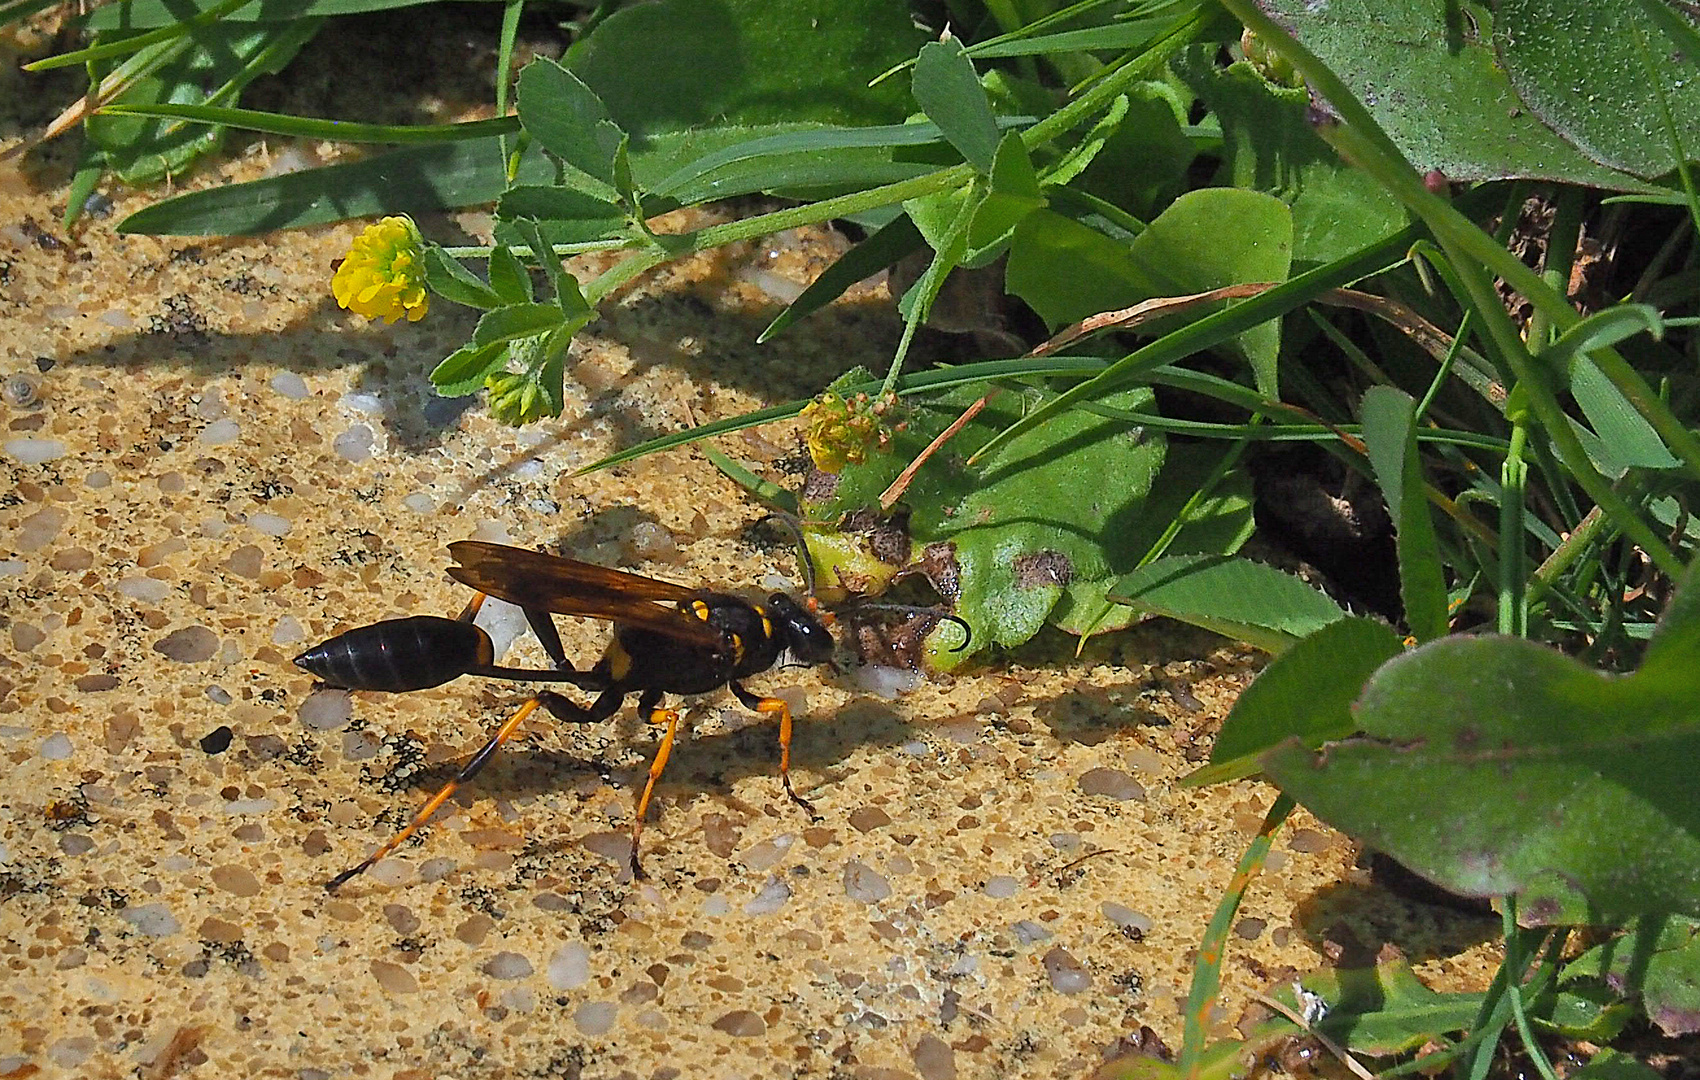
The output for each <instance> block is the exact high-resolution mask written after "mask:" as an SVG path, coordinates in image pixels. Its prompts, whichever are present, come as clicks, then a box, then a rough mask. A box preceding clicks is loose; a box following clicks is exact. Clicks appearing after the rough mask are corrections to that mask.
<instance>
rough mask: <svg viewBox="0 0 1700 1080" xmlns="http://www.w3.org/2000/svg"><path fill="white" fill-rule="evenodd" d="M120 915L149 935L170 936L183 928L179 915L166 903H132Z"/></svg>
mask: <svg viewBox="0 0 1700 1080" xmlns="http://www.w3.org/2000/svg"><path fill="white" fill-rule="evenodd" d="M118 917H119V918H120V919H123V920H124V921H125V922H127V923H129V924H130V925H131V926H133V927H135V928H136V932H137V933H139V934H144V935H146V936H147V937H169V936H170V935H172V934H175V933H177V931H178V930H180V929H182V927H181V925H180V924H179V923H178V922H177V916H175V915H173V914H171V909H170V908H168V907H166V906H165V905H164V904H142V905H140V906H134V905H132V906H131V907H127V908H125V909H124V910H122V911H120V912H119V913H118Z"/></svg>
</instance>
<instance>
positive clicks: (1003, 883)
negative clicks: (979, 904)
mask: <svg viewBox="0 0 1700 1080" xmlns="http://www.w3.org/2000/svg"><path fill="white" fill-rule="evenodd" d="M982 891H984V892H985V894H986V895H987V896H989V897H991V898H992V899H994V900H1007V899H1009V898H1010V897H1012V896H1014V895H1015V894H1016V893H1018V892H1020V891H1021V882H1019V881H1017V880H1016V879H1015V878H1012V877H1010V876H1009V875H1008V874H998V875H996V876H994V877H989V878H987V879H986V884H985V887H984V889H983V890H982Z"/></svg>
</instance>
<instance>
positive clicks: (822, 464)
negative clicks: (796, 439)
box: [802, 390, 896, 473]
mask: <svg viewBox="0 0 1700 1080" xmlns="http://www.w3.org/2000/svg"><path fill="white" fill-rule="evenodd" d="M895 404H896V403H895V401H882V400H875V399H872V398H869V397H868V395H866V394H857V395H855V396H854V397H852V398H849V399H845V398H843V397H840V396H839V395H837V394H835V393H833V392H832V391H830V390H828V391H827V392H826V393H824V394H821V395H819V396H818V397H816V398H815V399H814V400H813V401H811V402H809V404H808V406H807V407H806V408H804V409H803V414H802V415H803V421H804V422H805V423H806V424H807V425H808V427H807V429H805V431H804V433H803V443H804V445H805V446H807V447H808V448H809V457H810V458H811V459H812V460H813V461H814V463H815V468H817V469H819V470H820V471H821V472H828V473H840V472H843V471H844V469H845V467H846V466H849V465H860V464H861V463H862V462H863V461H866V460H867V456H868V451H869V450H870V449H877V450H884V449H885V448H886V446H887V445H888V444H889V443H890V441H891V431H892V429H891V427H889V426H887V424H886V423H885V417H886V415H887V413H888V412H890V411H891V409H892V408H893V407H894V405H895Z"/></svg>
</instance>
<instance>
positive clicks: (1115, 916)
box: [1098, 900, 1151, 937]
mask: <svg viewBox="0 0 1700 1080" xmlns="http://www.w3.org/2000/svg"><path fill="white" fill-rule="evenodd" d="M1098 910H1099V911H1100V912H1102V913H1103V915H1104V918H1106V919H1108V920H1110V921H1111V922H1113V923H1115V924H1116V926H1117V927H1118V928H1119V929H1121V930H1122V931H1123V932H1124V933H1126V932H1128V931H1134V932H1136V933H1138V934H1139V935H1140V936H1141V937H1143V936H1144V935H1146V934H1148V933H1150V932H1151V916H1149V915H1147V914H1145V913H1144V912H1142V911H1135V910H1133V909H1132V908H1130V907H1125V906H1123V905H1121V904H1118V903H1116V902H1115V901H1114V900H1106V901H1104V902H1103V903H1102V904H1099V905H1098Z"/></svg>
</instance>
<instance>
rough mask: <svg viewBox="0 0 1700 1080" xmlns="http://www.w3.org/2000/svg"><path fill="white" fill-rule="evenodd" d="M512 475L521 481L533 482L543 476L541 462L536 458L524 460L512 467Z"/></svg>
mask: <svg viewBox="0 0 1700 1080" xmlns="http://www.w3.org/2000/svg"><path fill="white" fill-rule="evenodd" d="M513 474H514V475H515V476H516V477H518V478H519V479H521V480H535V479H537V478H538V477H539V476H542V475H543V462H542V461H541V460H539V459H538V458H526V459H525V460H524V461H522V462H520V463H519V464H518V465H515V466H514V471H513Z"/></svg>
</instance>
